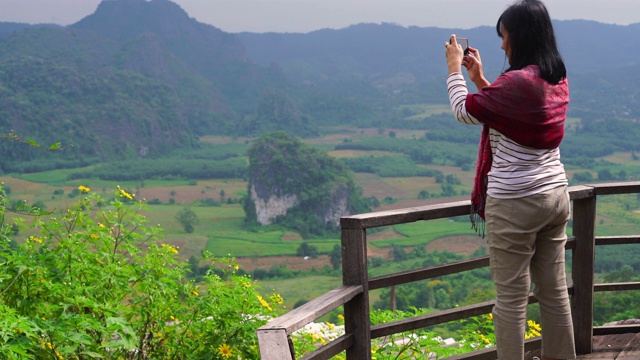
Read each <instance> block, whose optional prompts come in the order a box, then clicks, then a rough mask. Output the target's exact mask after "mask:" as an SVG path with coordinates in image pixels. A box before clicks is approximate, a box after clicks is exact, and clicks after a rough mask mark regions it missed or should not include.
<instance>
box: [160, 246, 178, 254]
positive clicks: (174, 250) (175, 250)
mask: <svg viewBox="0 0 640 360" xmlns="http://www.w3.org/2000/svg"><path fill="white" fill-rule="evenodd" d="M162 247H163V248H165V249H168V250H169V251H171V252H172V253H174V254H177V253H178V249H176V248H175V247H173V246H171V245H169V244H162Z"/></svg>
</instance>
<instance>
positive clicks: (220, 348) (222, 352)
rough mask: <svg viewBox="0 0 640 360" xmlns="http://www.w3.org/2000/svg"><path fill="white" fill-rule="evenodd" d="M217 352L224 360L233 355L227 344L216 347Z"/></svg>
mask: <svg viewBox="0 0 640 360" xmlns="http://www.w3.org/2000/svg"><path fill="white" fill-rule="evenodd" d="M218 352H219V353H220V355H222V356H224V357H225V359H228V358H230V357H231V356H232V355H233V352H232V351H231V348H230V347H229V345H227V344H222V345H220V346H218Z"/></svg>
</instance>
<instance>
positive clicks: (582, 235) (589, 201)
mask: <svg viewBox="0 0 640 360" xmlns="http://www.w3.org/2000/svg"><path fill="white" fill-rule="evenodd" d="M595 217H596V198H595V196H593V197H590V198H582V199H575V200H573V235H574V237H575V238H576V248H575V249H574V250H573V252H572V256H573V263H572V269H571V273H572V277H573V297H572V309H571V310H572V315H573V326H574V329H573V331H574V338H575V342H576V353H577V354H589V353H591V350H592V343H591V337H592V334H593V284H594V275H593V269H594V263H595Z"/></svg>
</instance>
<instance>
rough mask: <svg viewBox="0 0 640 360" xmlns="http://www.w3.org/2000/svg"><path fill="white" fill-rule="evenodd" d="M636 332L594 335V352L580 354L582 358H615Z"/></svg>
mask: <svg viewBox="0 0 640 360" xmlns="http://www.w3.org/2000/svg"><path fill="white" fill-rule="evenodd" d="M633 336H634V334H622V335H602V336H594V337H593V352H592V353H590V354H584V355H580V356H579V357H578V359H580V360H615V359H617V358H618V354H620V352H621V351H623V350H624V349H625V348H626V347H627V344H628V343H629V341H630V340H631V339H632V338H633Z"/></svg>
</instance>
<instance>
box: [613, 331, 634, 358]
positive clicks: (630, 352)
mask: <svg viewBox="0 0 640 360" xmlns="http://www.w3.org/2000/svg"><path fill="white" fill-rule="evenodd" d="M638 359H640V334H635V336H634V337H633V338H632V339H631V340H630V341H629V343H628V344H627V347H626V348H625V349H624V350H623V351H622V352H621V353H620V355H618V357H617V358H616V360H638Z"/></svg>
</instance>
